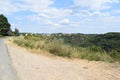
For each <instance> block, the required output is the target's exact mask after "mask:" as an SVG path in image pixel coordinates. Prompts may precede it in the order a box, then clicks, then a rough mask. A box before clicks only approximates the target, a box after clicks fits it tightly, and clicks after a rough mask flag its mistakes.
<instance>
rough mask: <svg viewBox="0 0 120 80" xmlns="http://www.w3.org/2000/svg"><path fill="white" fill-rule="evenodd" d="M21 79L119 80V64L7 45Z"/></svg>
mask: <svg viewBox="0 0 120 80" xmlns="http://www.w3.org/2000/svg"><path fill="white" fill-rule="evenodd" d="M8 49H9V53H10V56H11V59H12V62H13V65H14V68H15V69H16V72H17V74H18V76H19V77H20V79H21V80H120V65H117V64H110V63H104V62H95V61H91V62H89V61H87V60H70V59H65V58H60V57H48V56H44V55H37V54H31V53H30V52H28V51H27V50H26V49H23V48H20V47H16V46H13V45H10V44H9V45H8Z"/></svg>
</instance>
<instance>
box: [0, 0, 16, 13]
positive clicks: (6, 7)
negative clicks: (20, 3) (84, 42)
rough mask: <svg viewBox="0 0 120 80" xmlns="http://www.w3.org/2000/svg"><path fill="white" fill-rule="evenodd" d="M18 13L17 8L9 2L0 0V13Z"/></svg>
mask: <svg viewBox="0 0 120 80" xmlns="http://www.w3.org/2000/svg"><path fill="white" fill-rule="evenodd" d="M16 11H18V9H17V7H16V6H15V5H12V3H11V2H10V1H9V0H0V13H6V14H10V13H12V12H16Z"/></svg>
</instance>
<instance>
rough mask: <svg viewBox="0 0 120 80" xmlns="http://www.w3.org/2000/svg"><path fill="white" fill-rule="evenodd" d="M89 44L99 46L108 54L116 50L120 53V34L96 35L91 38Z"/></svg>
mask: <svg viewBox="0 0 120 80" xmlns="http://www.w3.org/2000/svg"><path fill="white" fill-rule="evenodd" d="M88 43H90V44H89V45H88V46H92V45H95V46H99V47H101V48H102V49H103V50H105V51H107V52H111V51H112V50H116V51H117V52H119V53H120V33H106V34H100V35H96V36H94V37H93V38H91V39H90V40H89V41H88Z"/></svg>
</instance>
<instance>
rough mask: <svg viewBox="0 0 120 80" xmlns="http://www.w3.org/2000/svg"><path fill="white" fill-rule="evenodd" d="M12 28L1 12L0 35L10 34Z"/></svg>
mask: <svg viewBox="0 0 120 80" xmlns="http://www.w3.org/2000/svg"><path fill="white" fill-rule="evenodd" d="M10 30H11V29H10V23H9V22H8V20H7V18H6V17H5V16H4V15H3V14H0V35H3V36H8V35H10Z"/></svg>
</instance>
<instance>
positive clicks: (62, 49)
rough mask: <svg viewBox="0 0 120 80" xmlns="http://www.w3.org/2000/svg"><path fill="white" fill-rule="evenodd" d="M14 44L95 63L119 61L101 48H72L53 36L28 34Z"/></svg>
mask: <svg viewBox="0 0 120 80" xmlns="http://www.w3.org/2000/svg"><path fill="white" fill-rule="evenodd" d="M14 42H15V43H16V44H18V45H19V46H22V47H26V48H29V49H33V50H37V51H38V50H44V51H47V52H49V53H51V54H53V55H57V56H63V57H68V58H82V59H87V60H95V61H108V62H113V61H118V59H115V58H113V55H114V54H111V55H109V54H108V53H107V52H104V51H102V50H101V48H100V47H96V46H93V47H91V48H90V47H86V48H83V47H80V46H72V45H69V44H68V43H65V41H64V39H63V38H58V39H57V38H53V35H52V36H50V35H43V34H39V35H35V34H28V35H27V36H24V37H16V38H15V39H14ZM115 57H116V56H115Z"/></svg>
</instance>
